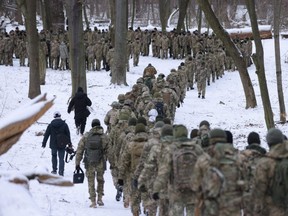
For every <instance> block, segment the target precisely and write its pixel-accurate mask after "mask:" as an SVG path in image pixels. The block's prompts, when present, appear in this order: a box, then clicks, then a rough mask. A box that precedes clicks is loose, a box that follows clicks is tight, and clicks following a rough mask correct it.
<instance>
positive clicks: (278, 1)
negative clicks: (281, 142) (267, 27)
mask: <svg viewBox="0 0 288 216" xmlns="http://www.w3.org/2000/svg"><path fill="white" fill-rule="evenodd" d="M273 7H274V44H275V63H276V78H277V90H278V99H279V108H280V122H282V123H284V122H286V109H285V101H284V93H283V85H282V68H281V53H280V41H279V31H280V17H281V12H282V11H281V8H282V0H274V1H273Z"/></svg>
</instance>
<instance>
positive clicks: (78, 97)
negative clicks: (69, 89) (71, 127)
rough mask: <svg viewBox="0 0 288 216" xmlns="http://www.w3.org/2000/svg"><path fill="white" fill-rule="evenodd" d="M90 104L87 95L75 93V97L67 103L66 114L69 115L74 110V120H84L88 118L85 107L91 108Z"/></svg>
mask: <svg viewBox="0 0 288 216" xmlns="http://www.w3.org/2000/svg"><path fill="white" fill-rule="evenodd" d="M91 105H92V102H91V100H90V99H89V98H88V96H87V94H85V93H83V92H77V93H76V94H75V96H74V97H73V98H72V100H71V101H70V103H69V106H68V110H67V112H68V113H70V112H71V111H72V109H73V108H74V111H75V116H74V118H75V119H79V118H86V117H88V116H89V114H90V112H89V110H88V109H87V106H91Z"/></svg>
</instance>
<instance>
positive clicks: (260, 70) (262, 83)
mask: <svg viewBox="0 0 288 216" xmlns="http://www.w3.org/2000/svg"><path fill="white" fill-rule="evenodd" d="M245 1H246V5H247V9H248V13H249V17H250V22H251V27H252V32H253V38H254V43H255V47H256V53H254V54H253V55H252V58H253V61H254V64H255V67H256V74H257V77H258V82H259V87H260V92H261V99H262V103H263V108H264V115H265V121H266V127H267V128H268V129H269V128H272V127H274V120H273V112H272V108H271V103H270V98H269V92H268V87H267V81H266V75H265V66H264V51H263V46H262V42H261V37H260V33H259V28H258V22H257V14H256V10H255V1H254V0H245Z"/></svg>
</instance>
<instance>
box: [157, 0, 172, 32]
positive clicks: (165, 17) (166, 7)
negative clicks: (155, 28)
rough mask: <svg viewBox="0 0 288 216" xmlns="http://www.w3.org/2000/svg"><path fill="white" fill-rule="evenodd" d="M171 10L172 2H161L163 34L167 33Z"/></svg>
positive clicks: (162, 0) (160, 11)
mask: <svg viewBox="0 0 288 216" xmlns="http://www.w3.org/2000/svg"><path fill="white" fill-rule="evenodd" d="M169 8H170V0H159V14H160V22H161V29H162V32H163V33H165V32H166V27H167V21H168V15H169Z"/></svg>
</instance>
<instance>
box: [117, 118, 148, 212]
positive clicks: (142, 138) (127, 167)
mask: <svg viewBox="0 0 288 216" xmlns="http://www.w3.org/2000/svg"><path fill="white" fill-rule="evenodd" d="M147 141H148V134H147V133H146V127H145V125H143V124H142V123H138V124H137V125H136V127H135V136H134V138H133V141H132V142H130V143H128V144H127V145H126V148H125V151H124V152H123V154H122V156H121V160H120V161H121V163H120V166H119V175H118V184H119V185H122V186H123V185H124V184H127V182H124V181H123V179H124V178H125V176H126V175H127V174H126V172H127V171H130V178H131V179H135V176H134V172H135V170H136V168H137V165H138V164H139V161H140V157H141V154H142V152H143V147H144V145H145V144H146V143H147ZM140 203H141V192H140V191H139V190H138V188H135V187H134V186H132V192H131V211H132V214H133V216H139V215H140Z"/></svg>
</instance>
